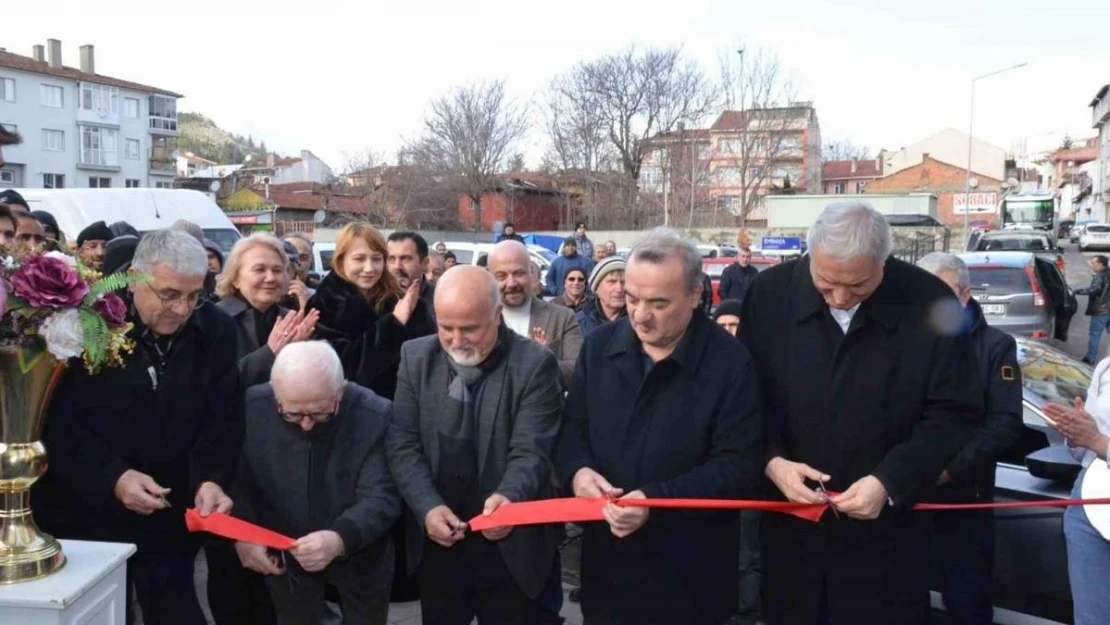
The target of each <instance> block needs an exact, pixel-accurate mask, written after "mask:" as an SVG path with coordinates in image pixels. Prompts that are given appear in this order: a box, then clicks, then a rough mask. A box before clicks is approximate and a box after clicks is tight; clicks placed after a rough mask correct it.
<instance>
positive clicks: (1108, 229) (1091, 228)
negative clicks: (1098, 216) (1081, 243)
mask: <svg viewBox="0 0 1110 625" xmlns="http://www.w3.org/2000/svg"><path fill="white" fill-rule="evenodd" d="M1087 232H1110V226H1087Z"/></svg>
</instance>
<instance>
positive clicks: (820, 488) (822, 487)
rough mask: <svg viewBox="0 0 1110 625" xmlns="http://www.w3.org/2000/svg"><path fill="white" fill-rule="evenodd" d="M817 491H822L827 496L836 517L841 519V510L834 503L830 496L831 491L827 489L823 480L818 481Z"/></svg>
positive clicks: (826, 498)
mask: <svg viewBox="0 0 1110 625" xmlns="http://www.w3.org/2000/svg"><path fill="white" fill-rule="evenodd" d="M817 492H819V493H821V494H822V495H823V496H824V497H825V501H826V502H828V504H829V509H830V510H832V513H833V516H835V517H836V518H838V519H839V518H840V511H838V510H837V509H836V506H834V505H833V503H832V500H831V499H830V498H829V491H827V490H825V483H824V482H821V481H818V482H817Z"/></svg>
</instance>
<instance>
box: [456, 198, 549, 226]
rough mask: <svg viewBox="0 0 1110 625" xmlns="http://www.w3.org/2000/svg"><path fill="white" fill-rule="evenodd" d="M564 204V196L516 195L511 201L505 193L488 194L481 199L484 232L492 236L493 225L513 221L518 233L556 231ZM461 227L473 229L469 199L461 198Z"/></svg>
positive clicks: (472, 216)
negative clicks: (490, 233)
mask: <svg viewBox="0 0 1110 625" xmlns="http://www.w3.org/2000/svg"><path fill="white" fill-rule="evenodd" d="M563 202H564V200H563V197H562V196H559V195H551V194H541V193H527V194H517V195H514V196H513V197H512V198H511V199H510V198H509V196H508V194H505V193H486V194H484V195H483V196H482V228H481V229H482V230H483V231H485V232H492V230H493V226H494V222H498V221H500V222H505V221H512V222H513V225H514V227H515V228H516V231H517V232H533V231H542V230H557V229H558V228H559V218H560V216H561V215H562V213H563V212H564V211H565V207H564V205H563ZM510 212H511V213H512V215H511V216H510ZM459 224H460V225H462V227H464V228H467V229H470V228H473V227H474V210H473V209H472V208H471V206H470V198H469V197H468V196H466V195H462V196H459Z"/></svg>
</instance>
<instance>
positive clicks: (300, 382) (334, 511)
mask: <svg viewBox="0 0 1110 625" xmlns="http://www.w3.org/2000/svg"><path fill="white" fill-rule="evenodd" d="M389 406H390V405H389V401H388V400H386V399H384V398H382V397H379V396H377V395H375V394H374V393H373V392H372V391H370V390H369V389H366V388H363V387H361V386H358V385H357V384H354V383H351V382H346V381H345V380H344V379H343V365H342V364H341V363H340V362H339V356H337V355H336V353H335V351H334V350H333V349H332V348H331V346H330V345H328V344H327V343H326V342H323V341H310V342H305V343H295V344H292V345H288V346H286V347H285V348H284V349H282V350H281V353H279V354H278V356H277V359H276V360H275V361H274V367H273V371H272V373H271V378H270V383H269V384H262V385H259V386H255V387H252V388H251V389H250V390H249V391H248V392H247V418H246V424H247V426H246V437H245V442H244V444H243V461H242V462H241V463H240V467H239V477H238V479H237V480H236V488H235V492H236V501H237V502H239V505H238V507H237V510H236V516H241V517H242V518H244V519H247V520H248V521H252V522H254V523H259V524H264V525H266V526H267V527H269V528H272V529H274V530H276V531H278V532H281V533H283V534H286V535H290V536H296V537H298V538H297V543H296V545H294V546H293V548H292V549H290V550H289V556H290V557H288V558H286V559H285V561H284V562H281V561H279V560H278V558H277V556H276V555H274V554H272V553H270V552H268V551H267V549H266V547H264V546H262V545H255V544H250V543H243V542H240V543H237V544H236V546H235V549H236V551H237V552H238V553H239V558H240V560H241V561H242V563H243V566H245V567H247V568H248V569H251V570H253V571H256V572H258V573H261V574H263V575H268V576H270V577H268V578H267V580H266V585H267V586H268V587H269V590H270V596H271V597H273V600H274V607H275V611H276V612H277V620H278V623H279V625H315V624H316V623H317V622H318V620H319V617H320V614H321V610H322V609H323V607H324V605H323V604H324V588H325V584H331V585H333V586H335V587H336V588H337V589H338V590H339V595H340V599H341V600H342V605H343V622H344V623H350V624H352V625H353V624H355V623H360V624H361V623H375V624H381V625H384V623H385V622H386V617H387V615H388V612H389V587H390V583H391V581H392V578H393V543H392V542H391V541H390V538H389V529H390V527H391V526H392V525H393V522H394V520H396V518H397V516H398V514H400V510H401V499H400V497H399V496H398V495H397V489H396V487H395V486H394V485H393V480H392V478H391V477H390V475H389V466H388V464H387V462H386V455H385V433H386V428H387V427H388V424H389Z"/></svg>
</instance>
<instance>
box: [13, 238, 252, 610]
mask: <svg viewBox="0 0 1110 625" xmlns="http://www.w3.org/2000/svg"><path fill="white" fill-rule="evenodd" d="M207 265H208V261H207V258H206V255H205V252H204V248H203V247H201V244H200V243H198V242H197V241H196V239H194V238H193V237H191V236H189V235H188V234H186V233H184V232H180V231H176V230H159V231H155V232H151V233H148V234H147V235H146V236H144V237H143V240H142V242H141V243H139V247H138V249H137V250H136V251H135V258H134V260H133V263H132V267H133V269H134V270H136V271H139V272H141V273H144V274H146V275H148V276H150V277H151V279H150V280H149V281H147V282H141V283H138V284H134V285H132V286H131V287H130V298H129V299H130V311H129V314H128V321H130V322H132V323H134V324H135V328H134V330H133V331H132V332H131V335H130V336H131V338H132V339H134V340H135V341H136V343H137V345H136V347H135V351H134V353H133V354H131V355H130V356H128V357H126V359H125V362H124V366H123V367H120V368H111V367H110V368H105V369H104V370H103V371H101V372H100V373H97V374H95V375H90V374H88V373H86V372H85V370H84V369H83V368H82V367H80V366H71V367H70V368H69V370H68V371H67V372H66V374H65V376H64V378H63V379H62V382H61V384H60V386H59V388H58V390H57V392H56V393H55V396H54V400H53V401H52V402H51V404H50V412H49V414H48V415H47V418H46V423H45V428H44V431H43V442H44V443H45V444H46V447H47V449H49V450H50V471H48V472H47V473H46V475H45V476H44V478H43V480H42V481H41V482H40V483H39V484H38V485H37V486H36V487H35V490H34V495H35V496H36V503H35V505H36V508H37V512H38V514H37V519H38V521H39V522H40V523H41V524H42V525H43V528H44V529H46V531H48V532H50V533H52V534H54V535H56V536H58V537H61V538H77V539H85V540H99V541H110V542H125V543H134V544H135V545H137V547H138V552H137V553H136V554H135V556H133V557H132V558H131V559H130V560H129V561H128V563H127V577H128V591H129V592H130V590H131V588H132V584H133V585H134V590H135V594H136V596H137V598H138V600H139V605H140V606H141V607H142V611H143V617H144V620H145V621H146V622H148V623H159V624H160V625H161V624H164V623H169V624H172V625H176V624H181V625H203V624H204V623H205V619H204V615H203V614H202V613H201V610H200V605H199V603H198V601H197V596H196V592H195V590H194V586H193V562H194V559H195V558H196V554H197V549H198V547H199V539H198V537H197V536H196V535H194V534H190V533H189V532H188V530H187V529H186V528H185V518H184V511H185V509H186V508H191V507H196V508H197V509H198V510H199V511H200V513H201V514H202V515H208V514H209V513H211V512H212V511H213V510H216V511H220V512H227V511H230V510H231V507H232V501H231V499H230V498H229V497H228V496H227V495H226V494H225V493H224V491H223V489H222V488H221V485H226V484H227V483H228V482H229V481H230V478H231V475H232V472H233V471H234V468H235V464H236V462H237V460H238V458H239V447H240V445H241V443H242V436H243V389H242V385H241V383H240V378H239V367H238V354H237V353H236V328H235V324H234V323H233V322H232V321H231V318H230V317H228V316H227V315H226V314H224V313H222V312H220V311H219V310H216V309H215V308H214V307H212V306H211V305H207V304H205V305H202V306H200V307H199V308H198V307H196V305H197V302H198V301H199V300H200V298H201V297H202V295H203V284H204V276H205V273H206V272H207ZM129 605H130V602H129ZM129 622H130V620H129Z"/></svg>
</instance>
